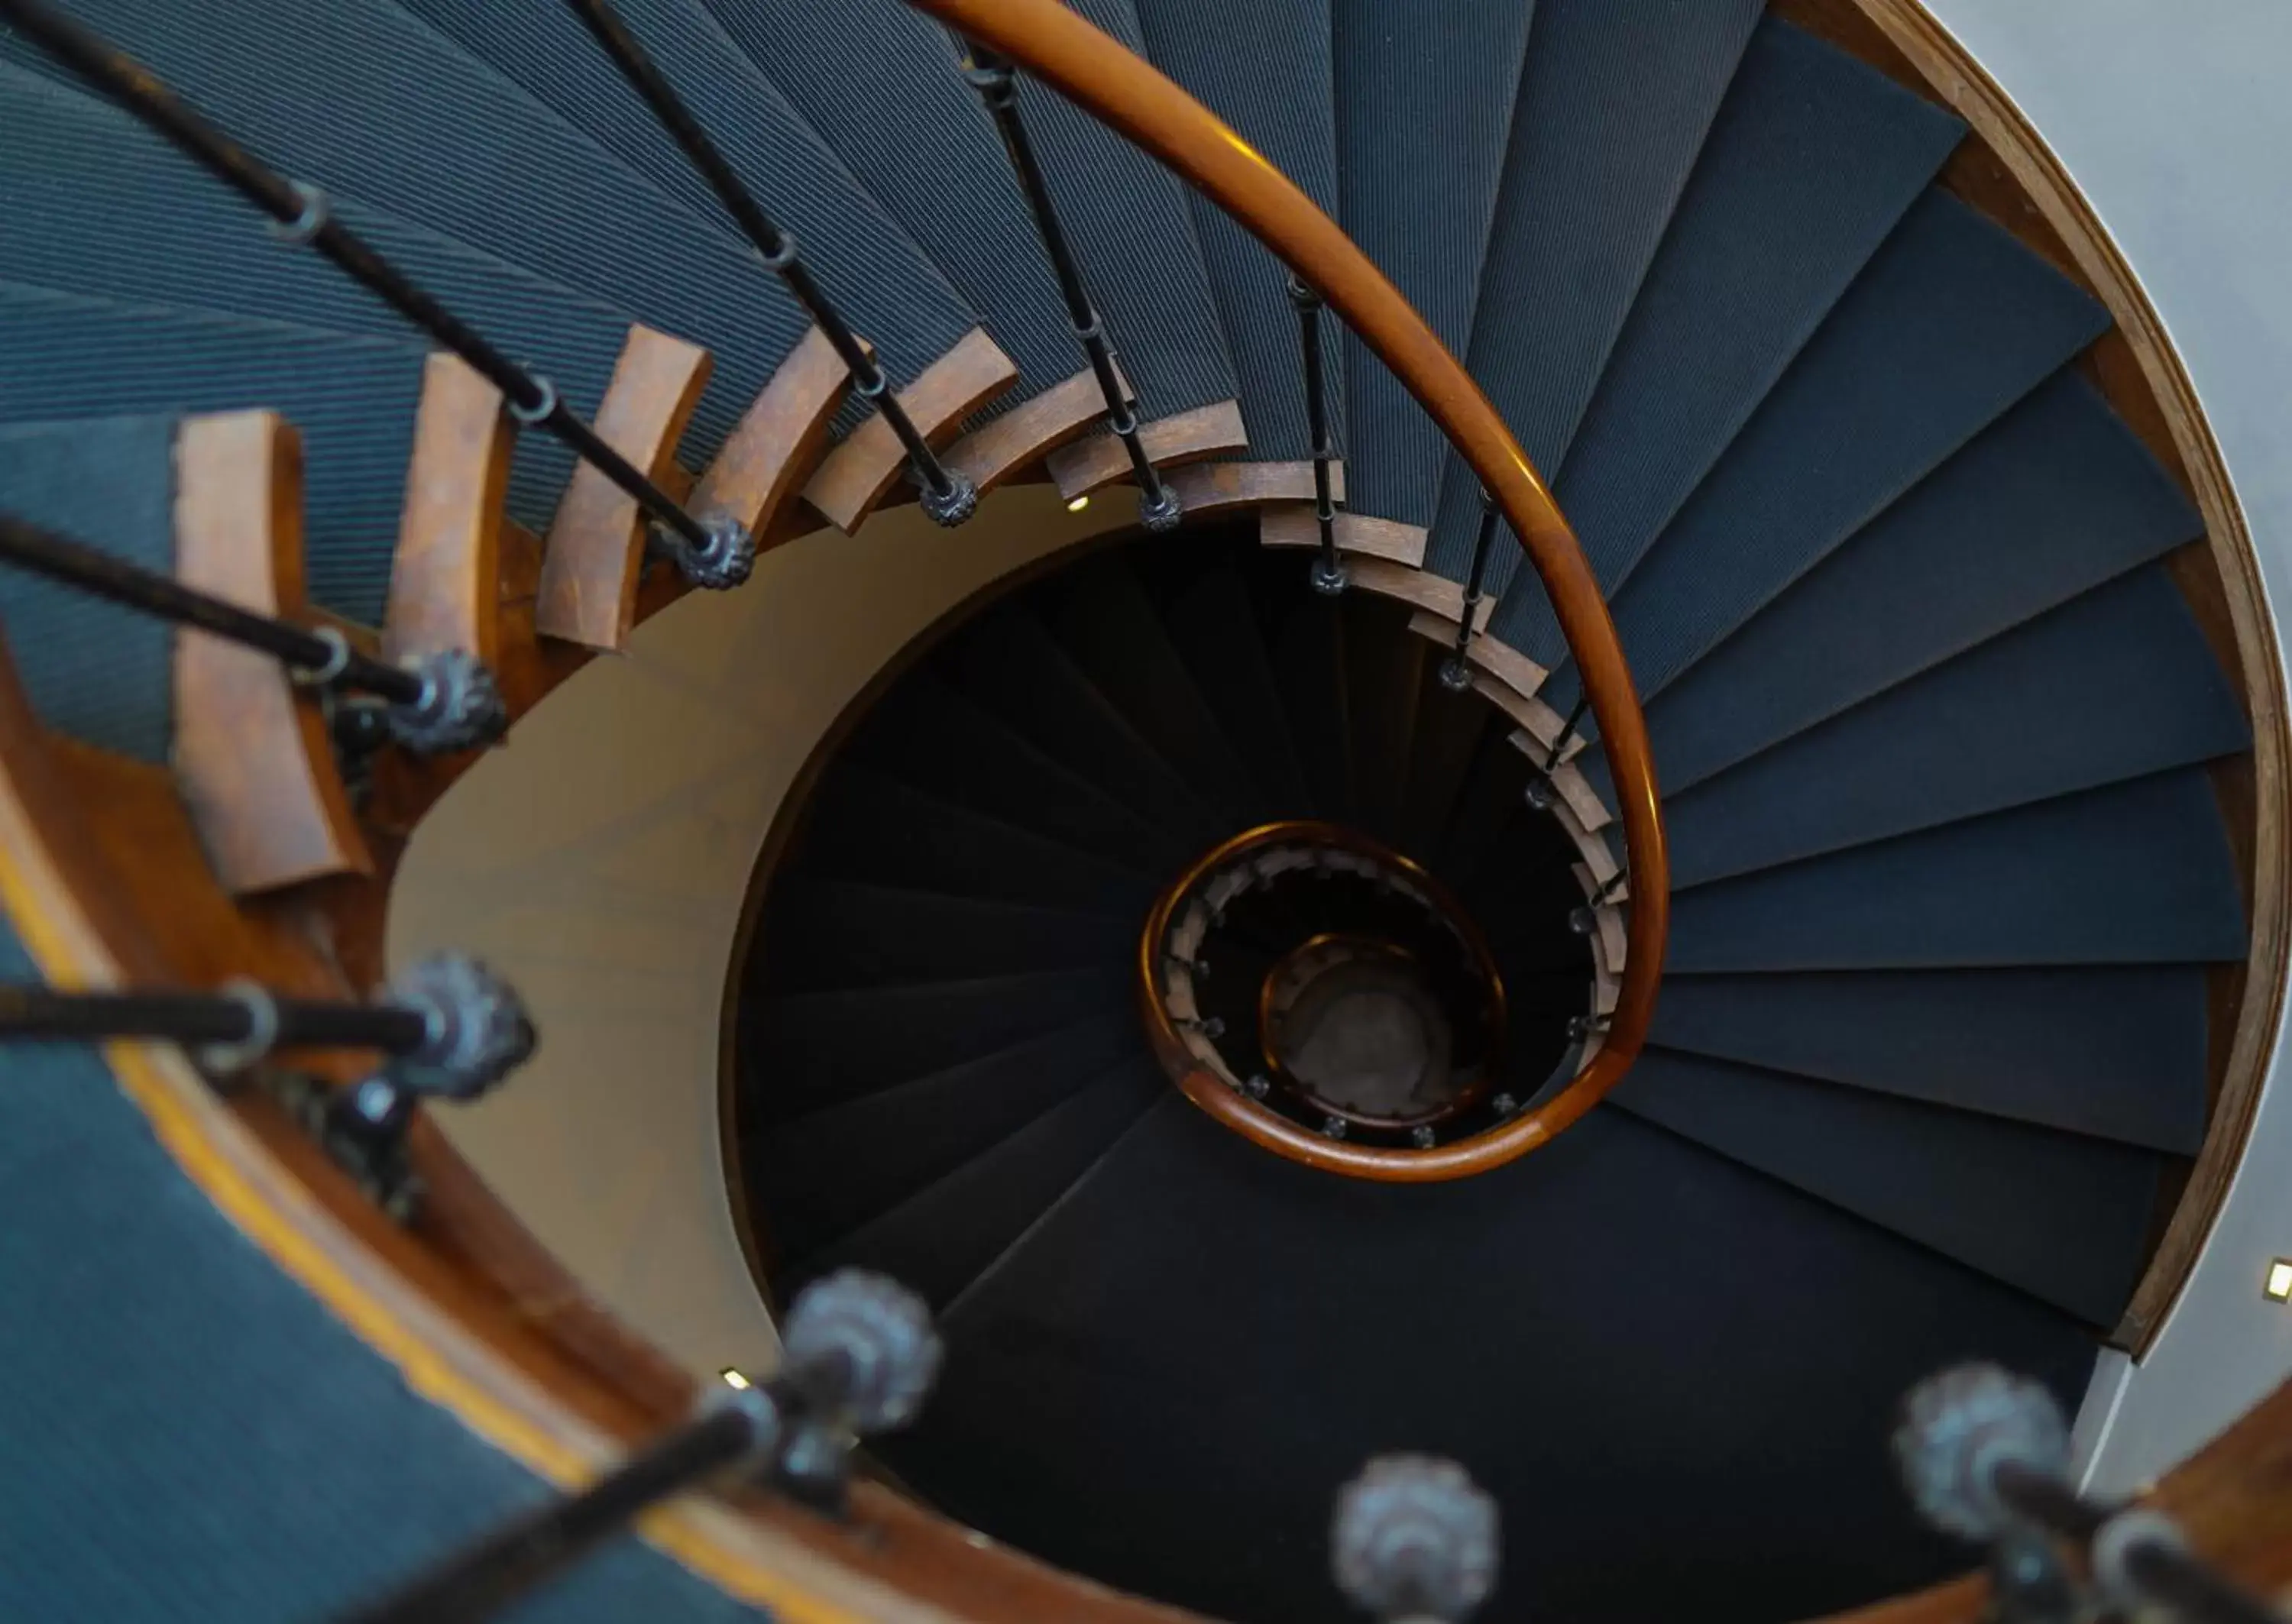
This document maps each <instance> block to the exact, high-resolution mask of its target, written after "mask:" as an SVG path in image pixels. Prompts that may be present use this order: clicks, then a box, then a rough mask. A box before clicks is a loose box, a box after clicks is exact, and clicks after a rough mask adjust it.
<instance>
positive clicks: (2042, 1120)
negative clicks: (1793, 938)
mask: <svg viewBox="0 0 2292 1624" xmlns="http://www.w3.org/2000/svg"><path fill="white" fill-rule="evenodd" d="M2205 978H2206V971H2205V969H2204V968H2203V967H2202V966H2199V965H2189V964H2173V965H2095V966H2090V967H2085V968H2079V969H1985V970H1919V971H1909V972H1901V973H1893V974H1889V973H1885V972H1863V973H1859V974H1844V975H1772V976H1682V975H1674V976H1667V977H1665V978H1664V984H1663V992H1662V995H1661V996H1660V997H1658V999H1657V1001H1656V1011H1655V1025H1654V1026H1653V1027H1652V1028H1651V1029H1650V1033H1649V1038H1650V1041H1653V1042H1656V1043H1659V1044H1661V1045H1662V1046H1663V1047H1665V1048H1666V1049H1676V1050H1686V1051H1691V1052H1694V1053H1697V1054H1704V1055H1710V1056H1714V1057H1717V1058H1719V1059H1723V1060H1734V1061H1739V1062H1741V1063H1744V1064H1746V1065H1759V1066H1763V1067H1765V1068H1767V1069H1769V1070H1771V1071H1778V1072H1792V1073H1798V1074H1799V1075H1801V1076H1807V1077H1820V1078H1823V1079H1826V1080H1827V1081H1832V1082H1837V1083H1844V1084H1849V1085H1851V1086H1853V1087H1856V1088H1866V1089H1877V1090H1879V1091H1881V1092H1884V1093H1888V1094H1899V1095H1901V1096H1903V1097H1907V1098H1911V1099H1923V1100H1926V1101H1929V1102H1931V1103H1933V1104H1935V1105H1955V1106H1957V1107H1958V1108H1959V1109H1961V1110H1966V1111H1981V1112H1986V1113H1990V1114H1992V1115H1997V1116H2006V1117H2013V1118H2015V1119H2017V1120H2019V1121H2022V1122H2037V1123H2039V1124H2042V1125H2044V1126H2046V1127H2049V1128H2059V1129H2064V1130H2069V1131H2070V1132H2073V1133H2087V1134H2095V1135H2099V1136H2101V1137H2102V1138H2112V1139H2121V1140H2123V1141H2125V1142H2126V1143H2127V1144H2131V1145H2143V1146H2149V1147H2150V1148H2151V1149H2154V1150H2160V1151H2166V1152H2169V1153H2171V1154H2175V1155H2183V1156H2192V1155H2194V1154H2196V1153H2197V1151H2198V1150H2199V1147H2200V1146H2201V1145H2202V1143H2203V1140H2204V1130H2205V1111H2206V1089H2207V1062H2206V1041H2207V1040H2206V1025H2207V1016H2206V987H2205Z"/></svg>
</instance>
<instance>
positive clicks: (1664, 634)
mask: <svg viewBox="0 0 2292 1624" xmlns="http://www.w3.org/2000/svg"><path fill="white" fill-rule="evenodd" d="M2108 327H2109V312H2108V311H2107V310H2104V309H2103V308H2102V306H2101V304H2100V303H2099V301H2095V300H2094V299H2092V298H2091V297H2089V296H2088V295H2086V293H2084V292H2082V291H2081V290H2080V289H2079V288H2078V286H2077V285H2076V284H2074V283H2072V282H2070V280H2069V279H2068V278H2067V277H2064V276H2062V274H2061V272H2059V271H2057V270H2055V269H2054V268H2053V267H2052V266H2051V265H2050V264H2048V263H2046V261H2044V260H2042V259H2040V258H2038V256H2037V255H2036V254H2035V253H2031V252H2030V250H2029V249H2027V248H2024V247H2023V246H2022V245H2021V244H2020V243H2019V242H2017V241H2015V240H2014V238H2013V237H2010V236H2008V235H2007V234H2006V230H2005V229H2004V228H2002V227H2000V226H1997V225H1994V224H1992V223H1991V222H1990V221H1987V220H1985V219H1983V218H1982V217H1981V215H1979V214H1977V213H1974V212H1973V210H1972V209H1971V208H1968V207H1967V206H1966V205H1965V204H1962V203H1960V202H1958V201H1957V198H1955V197H1951V196H1950V195H1949V193H1948V192H1946V191H1943V190H1941V189H1940V188H1938V187H1937V188H1933V189H1929V190H1928V191H1927V193H1926V194H1925V197H1922V198H1920V199H1919V200H1918V202H1917V205H1915V206H1914V207H1912V209H1911V210H1910V212H1909V215H1908V216H1907V217H1905V218H1904V220H1903V221H1902V223H1901V225H1900V226H1898V227H1896V228H1895V230H1894V233H1893V237H1890V238H1889V239H1888V240H1887V242H1886V243H1885V245H1884V246H1883V247H1881V248H1880V249H1879V251H1878V253H1877V254H1876V257H1875V258H1873V259H1872V261H1870V263H1869V264H1868V266H1867V267H1865V268H1864V269H1863V272H1862V274H1861V276H1860V277H1857V278H1856V279H1855V282H1854V285H1853V286H1852V288H1850V289H1848V291H1847V293H1846V296H1845V297H1844V298H1843V299H1841V300H1840V301H1839V302H1838V306H1837V308H1836V310H1833V311H1832V312H1831V314H1830V317H1829V318H1828V320H1826V321H1825V322H1824V323H1823V325H1822V326H1820V328H1818V329H1817V330H1816V332H1815V334H1814V336H1813V337H1812V339H1811V340H1809V341H1808V343H1807V346H1806V348H1805V349H1804V350H1803V351H1801V352H1800V354H1799V356H1798V358H1797V359H1796V361H1794V362H1793V363H1792V365H1791V367H1790V369H1789V370H1788V372H1786V373H1785V374H1783V376H1782V378H1781V379H1780V381H1779V382H1777V383H1776V385H1775V387H1774V389H1773V390H1771V392H1770V393H1769V395H1768V396H1767V398H1766V399H1765V400H1764V401H1763V403H1762V404H1761V406H1760V407H1759V410H1758V412H1757V413H1756V414H1754V415H1753V417H1752V418H1751V421H1750V422H1747V423H1746V424H1745V425H1744V427H1743V430H1742V432H1741V433H1739V435H1737V436H1736V437H1735V439H1734V442H1733V443H1732V444H1731V445H1730V446H1728V448H1727V454H1726V456H1725V457H1724V458H1723V460H1722V461H1721V462H1720V463H1719V465H1718V466H1717V467H1716V468H1715V469H1714V470H1712V473H1711V476H1710V477H1709V478H1707V479H1706V480H1705V481H1704V482H1703V484H1702V486H1700V487H1699V489H1698V490H1697V491H1696V493H1695V494H1694V495H1693V496H1691V497H1690V498H1689V499H1688V502H1687V505H1686V506H1685V507H1684V508H1683V509H1682V510H1681V511H1680V512H1679V514H1678V515H1677V516H1676V517H1675V519H1673V520H1672V522H1671V523H1670V524H1669V525H1667V526H1666V527H1665V528H1664V530H1663V532H1662V534H1661V535H1658V537H1657V538H1656V541H1655V544H1654V545H1653V546H1652V547H1651V548H1650V550H1649V551H1648V552H1647V554H1646V555H1645V556H1644V558H1643V559H1642V561H1641V563H1640V565H1639V567H1638V568H1637V569H1636V570H1634V571H1633V572H1631V574H1630V576H1629V579H1628V580H1627V581H1626V582H1625V583H1624V584H1623V586H1622V588H1621V590H1620V591H1613V592H1611V599H1612V602H1611V608H1612V612H1613V613H1614V615H1615V616H1616V623H1617V630H1618V634H1619V635H1620V636H1621V637H1622V639H1623V640H1624V647H1625V649H1626V653H1627V655H1629V657H1630V659H1631V661H1632V669H1633V673H1634V677H1635V678H1636V679H1637V680H1638V682H1639V685H1640V687H1641V690H1642V692H1644V693H1650V694H1654V693H1660V692H1661V691H1662V689H1663V687H1664V685H1665V684H1666V683H1667V682H1669V681H1670V680H1671V679H1673V678H1674V677H1676V676H1677V675H1678V674H1679V673H1680V672H1681V671H1683V670H1684V669H1686V667H1687V666H1688V665H1690V664H1691V663H1693V662H1694V660H1695V658H1696V656H1697V655H1700V654H1701V653H1702V652H1703V651H1704V650H1705V649H1707V648H1708V647H1711V646H1712V644H1714V643H1715V642H1717V641H1718V640H1719V639H1720V638H1722V637H1723V636H1724V635H1726V634H1727V633H1728V632H1730V631H1733V630H1734V629H1735V628H1736V627H1738V626H1739V625H1741V624H1742V623H1743V622H1744V621H1745V620H1747V619H1748V618H1749V617H1750V616H1751V615H1753V614H1755V613H1756V612H1757V611H1758V609H1759V608H1760V607H1761V606H1762V605H1763V604H1765V603H1766V602H1767V601H1768V600H1769V599H1771V598H1773V597H1774V595H1775V594H1776V593H1777V592H1779V591H1782V590H1783V588H1785V587H1786V586H1788V585H1789V584H1790V583H1791V582H1792V581H1794V580H1796V579H1797V578H1798V576H1800V575H1803V574H1804V573H1805V571H1806V570H1807V568H1808V567H1810V566H1812V564H1814V563H1815V562H1816V561H1817V560H1818V559H1820V558H1822V557H1823V555H1825V554H1826V553H1828V552H1829V551H1831V550H1832V549H1833V548H1835V547H1836V546H1837V545H1838V544H1839V543H1840V542H1842V541H1844V539H1845V538H1846V537H1847V536H1848V535H1852V533H1853V532H1854V531H1855V529H1857V528H1858V527H1860V526H1861V525H1862V524H1864V523H1866V522H1867V521H1868V519H1870V517H1871V516H1872V515H1873V514H1875V513H1876V512H1878V511H1881V510H1882V509H1884V507H1885V506H1886V505H1887V503H1889V502H1893V500H1894V499H1895V498H1896V497H1897V496H1899V495H1901V494H1902V493H1903V492H1904V491H1906V490H1908V489H1909V488H1910V487H1911V486H1913V485H1914V484H1916V483H1917V480H1919V479H1920V478H1923V477H1924V476H1925V474H1926V473H1927V472H1929V471H1930V470H1933V468H1934V467H1936V466H1937V465H1938V464H1940V463H1941V462H1942V461H1943V460H1944V459H1945V458H1947V457H1948V456H1949V454H1951V453H1952V452H1954V451H1956V450H1957V448H1958V447H1959V446H1963V445H1964V444H1965V442H1966V441H1967V440H1969V439H1971V438H1973V436H1974V435H1975V434H1977V433H1979V432H1980V431H1981V430H1982V429H1983V428H1985V427H1987V426H1988V425H1989V423H1990V422H1993V421H1995V420H1996V419H1997V416H1998V414H2000V413H2002V412H2004V411H2006V409H2007V408H2008V407H2010V406H2012V405H2013V404H2014V402H2015V401H2017V400H2019V399H2020V398H2022V396H2024V395H2026V394H2028V393H2029V391H2030V390H2032V389H2034V388H2035V387H2037V385H2038V384H2039V383H2041V382H2044V381H2045V379H2046V378H2047V377H2048V376H2050V375H2051V374H2054V372H2055V371H2057V370H2058V369H2059V368H2060V367H2061V366H2063V365H2064V364H2065V363H2067V362H2068V361H2069V360H2070V358H2071V357H2073V356H2075V355H2076V354H2077V353H2078V351H2079V350H2083V349H2084V348H2085V347H2086V345H2087V344H2089V343H2091V342H2093V341H2094V339H2096V338H2098V337H2100V336H2101V334H2102V333H2104V332H2106V331H2107V330H2108ZM1717 559H1723V560H1724V563H1723V564H1715V560H1717Z"/></svg>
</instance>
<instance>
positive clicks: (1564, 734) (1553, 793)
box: [1528, 692, 1592, 812]
mask: <svg viewBox="0 0 2292 1624" xmlns="http://www.w3.org/2000/svg"><path fill="white" fill-rule="evenodd" d="M1591 704H1592V695H1590V694H1589V693H1588V692H1586V694H1584V695H1582V696H1581V697H1580V698H1578V700H1577V701H1576V708H1575V709H1574V710H1572V711H1570V712H1568V719H1567V720H1565V721H1563V722H1562V723H1561V724H1560V731H1559V732H1558V733H1555V734H1554V735H1553V736H1552V751H1551V753H1550V754H1549V755H1547V756H1545V758H1544V765H1543V766H1542V767H1538V768H1531V769H1530V770H1531V771H1532V772H1533V773H1534V775H1535V776H1533V777H1531V778H1529V781H1528V804H1529V806H1531V807H1534V808H1536V809H1537V811H1539V812H1548V811H1550V810H1551V809H1552V804H1553V802H1554V801H1555V800H1558V799H1559V798H1560V792H1559V789H1558V787H1557V786H1555V785H1554V783H1553V782H1552V775H1553V774H1554V773H1556V772H1558V771H1559V770H1560V758H1561V757H1562V755H1563V754H1565V753H1566V752H1567V749H1568V746H1569V744H1570V741H1572V740H1573V739H1574V738H1575V736H1576V729H1577V728H1579V727H1581V726H1583V723H1584V714H1585V712H1586V711H1588V710H1589V709H1590V708H1591Z"/></svg>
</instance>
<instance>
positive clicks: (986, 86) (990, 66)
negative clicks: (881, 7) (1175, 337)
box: [963, 40, 1185, 531]
mask: <svg viewBox="0 0 2292 1624" xmlns="http://www.w3.org/2000/svg"><path fill="white" fill-rule="evenodd" d="M963 44H964V51H965V52H966V53H967V56H968V60H967V62H966V64H965V66H964V74H963V76H964V79H965V80H966V81H968V82H969V84H971V86H972V89H974V90H976V91H977V92H979V97H980V100H982V101H984V102H985V103H986V104H987V111H988V113H989V116H991V117H993V118H994V120H995V128H996V130H997V133H999V134H1001V136H1002V137H1003V147H1004V149H1005V151H1006V152H1007V153H1009V154H1010V157H1011V167H1012V169H1013V171H1014V172H1015V173H1017V175H1018V177H1019V186H1020V189H1021V190H1022V191H1024V192H1025V193H1026V195H1027V205H1028V207H1029V209H1031V210H1032V211H1033V212H1034V216H1035V229H1036V230H1037V232H1038V233H1039V234H1040V235H1041V237H1042V239H1043V248H1044V250H1045V253H1048V254H1049V255H1050V260H1051V269H1053V271H1054V272H1055V273H1056V274H1057V276H1058V279H1059V291H1060V293H1062V294H1063V295H1064V296H1065V298H1066V303H1067V319H1068V320H1069V321H1070V322H1071V323H1072V324H1073V325H1074V331H1075V337H1077V339H1079V340H1081V341H1082V347H1083V351H1084V353H1085V354H1086V355H1087V356H1089V358H1090V368H1091V371H1092V372H1094V374H1097V376H1098V389H1099V393H1100V394H1101V395H1102V396H1103V397H1104V398H1105V400H1106V426H1107V427H1108V428H1109V429H1110V430H1112V431H1113V433H1114V435H1115V437H1116V438H1118V439H1119V440H1121V442H1122V446H1123V449H1124V450H1126V451H1127V452H1128V453H1129V454H1130V469H1131V473H1132V476H1133V477H1134V478H1135V479H1136V480H1137V482H1138V519H1139V522H1140V523H1142V524H1143V525H1144V526H1145V527H1146V528H1148V529H1149V530H1157V531H1159V530H1167V529H1170V528H1172V527H1174V526H1175V525H1176V524H1177V522H1178V521H1179V519H1182V518H1183V517H1185V514H1184V511H1183V510H1182V508H1181V506H1180V505H1179V502H1178V495H1177V493H1176V492H1175V491H1173V490H1172V489H1170V487H1169V486H1167V485H1166V483H1164V481H1163V478H1162V476H1161V473H1160V471H1159V470H1157V469H1156V468H1155V466H1154V464H1153V463H1152V462H1150V461H1149V460H1148V458H1147V455H1146V447H1145V446H1144V444H1143V443H1142V441H1141V440H1140V439H1139V438H1138V414H1136V413H1135V412H1134V411H1133V410H1132V409H1131V406H1130V402H1129V399H1128V398H1127V397H1126V394H1125V392H1124V390H1123V387H1122V378H1121V374H1118V372H1116V371H1115V368H1114V350H1113V348H1112V346H1111V345H1110V344H1109V343H1108V342H1107V337H1106V324H1105V322H1104V321H1102V319H1101V318H1100V317H1099V314H1098V310H1097V307H1096V306H1094V304H1093V303H1092V302H1091V298H1090V290H1089V289H1088V288H1087V287H1086V286H1085V285H1084V283H1083V279H1082V269H1081V268H1080V267H1079V266H1077V264H1076V263H1075V258H1074V251H1073V249H1072V248H1071V247H1070V246H1069V245H1068V243H1067V237H1066V231H1065V229H1064V228H1063V227H1061V225H1060V224H1059V215H1058V210H1057V208H1056V207H1055V206H1054V205H1053V204H1052V202H1051V189H1050V187H1049V185H1048V184H1047V183H1046V182H1045V181H1044V179H1043V170H1042V165H1040V164H1039V163H1037V161H1036V158H1035V149H1034V144H1033V143H1032V142H1031V141H1029V139H1028V136H1027V126H1026V125H1025V124H1024V123H1023V122H1022V121H1021V119H1020V117H1019V85H1018V73H1017V69H1016V68H1013V65H1012V63H1011V61H1010V60H1009V59H1008V58H1006V57H1004V56H1001V55H999V54H997V52H993V51H991V50H989V49H988V48H987V47H986V46H985V45H982V44H980V43H979V42H978V41H976V40H964V42H963Z"/></svg>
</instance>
